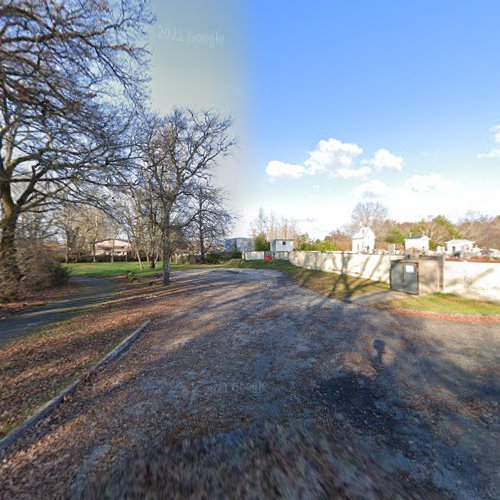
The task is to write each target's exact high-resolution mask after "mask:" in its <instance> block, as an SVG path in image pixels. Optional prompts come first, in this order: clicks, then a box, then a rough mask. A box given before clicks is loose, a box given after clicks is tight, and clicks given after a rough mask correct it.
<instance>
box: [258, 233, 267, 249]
mask: <svg viewBox="0 0 500 500" xmlns="http://www.w3.org/2000/svg"><path fill="white" fill-rule="evenodd" d="M269 250H270V244H269V242H268V241H267V240H266V235H265V234H264V233H260V234H258V235H257V236H256V238H255V251H256V252H268V251H269Z"/></svg>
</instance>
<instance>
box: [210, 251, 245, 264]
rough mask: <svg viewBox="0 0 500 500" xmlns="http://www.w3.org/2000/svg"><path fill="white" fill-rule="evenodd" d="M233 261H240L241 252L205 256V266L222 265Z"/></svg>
mask: <svg viewBox="0 0 500 500" xmlns="http://www.w3.org/2000/svg"><path fill="white" fill-rule="evenodd" d="M233 259H241V252H238V251H234V252H221V253H207V254H206V255H205V264H211V265H213V264H222V263H223V262H228V261H230V260H233Z"/></svg>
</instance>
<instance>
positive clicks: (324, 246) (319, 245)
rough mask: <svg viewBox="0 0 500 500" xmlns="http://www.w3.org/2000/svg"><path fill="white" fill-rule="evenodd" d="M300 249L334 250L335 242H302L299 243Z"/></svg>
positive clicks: (335, 248)
mask: <svg viewBox="0 0 500 500" xmlns="http://www.w3.org/2000/svg"><path fill="white" fill-rule="evenodd" d="M300 250H304V251H309V252H313V251H316V252H334V251H335V250H337V247H336V246H335V243H331V242H329V241H319V240H317V241H315V242H312V241H311V242H309V243H303V244H302V245H300Z"/></svg>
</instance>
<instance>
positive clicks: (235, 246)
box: [224, 238, 255, 252]
mask: <svg viewBox="0 0 500 500" xmlns="http://www.w3.org/2000/svg"><path fill="white" fill-rule="evenodd" d="M254 250H255V243H254V240H253V238H228V239H226V240H225V241H224V252H234V251H237V252H253V251H254Z"/></svg>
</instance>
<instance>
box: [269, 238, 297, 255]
mask: <svg viewBox="0 0 500 500" xmlns="http://www.w3.org/2000/svg"><path fill="white" fill-rule="evenodd" d="M271 252H293V240H289V239H286V238H285V239H281V240H273V241H271Z"/></svg>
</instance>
